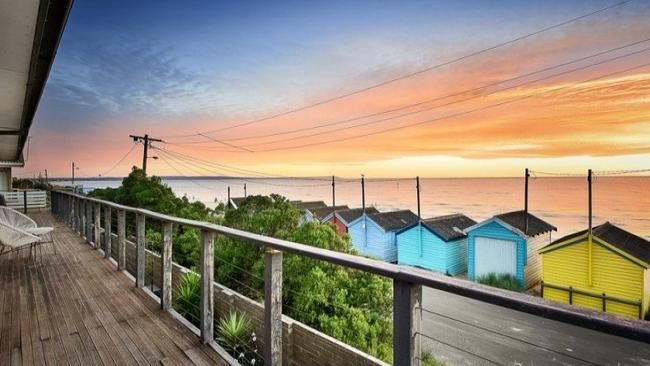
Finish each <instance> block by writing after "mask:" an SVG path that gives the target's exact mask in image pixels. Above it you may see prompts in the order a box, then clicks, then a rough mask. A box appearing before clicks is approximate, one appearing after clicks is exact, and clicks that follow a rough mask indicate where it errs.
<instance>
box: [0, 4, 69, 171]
mask: <svg viewBox="0 0 650 366" xmlns="http://www.w3.org/2000/svg"><path fill="white" fill-rule="evenodd" d="M71 6H72V0H17V1H2V2H0V164H1V165H4V166H22V164H23V163H24V161H23V148H24V147H25V143H26V141H27V136H28V135H29V128H30V127H31V125H32V121H33V119H34V114H35V113H36V107H37V106H38V102H39V100H40V98H41V94H42V93H43V88H44V87H45V82H46V81H47V77H48V75H49V72H50V68H51V67H52V62H53V61H54V56H55V55H56V50H57V47H58V45H59V41H60V39H61V35H62V34H63V29H64V27H65V23H66V20H67V18H68V13H69V11H70V7H71Z"/></svg>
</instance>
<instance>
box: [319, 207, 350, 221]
mask: <svg viewBox="0 0 650 366" xmlns="http://www.w3.org/2000/svg"><path fill="white" fill-rule="evenodd" d="M348 209H349V207H348V206H346V205H341V206H326V207H318V208H314V209H312V210H309V211H311V213H312V214H313V215H314V216H315V217H316V218H317V219H320V220H322V219H324V218H326V217H328V216H330V215H332V214H333V213H334V211H342V210H348Z"/></svg>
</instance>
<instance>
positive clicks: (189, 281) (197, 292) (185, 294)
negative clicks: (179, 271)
mask: <svg viewBox="0 0 650 366" xmlns="http://www.w3.org/2000/svg"><path fill="white" fill-rule="evenodd" d="M200 299H201V277H200V276H199V275H198V274H197V273H195V272H192V271H190V272H187V273H186V274H185V276H183V277H182V279H181V282H180V283H179V284H178V287H176V293H175V294H174V310H176V311H177V312H178V313H179V314H181V315H182V316H183V317H184V318H185V319H187V320H189V321H190V322H191V323H192V324H194V325H197V326H198V325H199V323H200V319H201V310H200V305H199V301H200Z"/></svg>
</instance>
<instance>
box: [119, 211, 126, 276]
mask: <svg viewBox="0 0 650 366" xmlns="http://www.w3.org/2000/svg"><path fill="white" fill-rule="evenodd" d="M117 269H118V270H120V271H123V270H124V269H126V211H124V210H117Z"/></svg>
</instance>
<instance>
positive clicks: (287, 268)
mask: <svg viewBox="0 0 650 366" xmlns="http://www.w3.org/2000/svg"><path fill="white" fill-rule="evenodd" d="M299 216H300V213H299V212H298V211H297V210H296V209H295V208H294V207H293V206H292V205H291V204H290V203H289V202H288V201H287V200H286V199H285V198H284V197H281V196H277V195H273V196H270V197H262V196H251V197H249V198H248V199H247V200H245V201H244V202H243V203H242V204H241V205H240V207H239V208H238V209H236V210H229V211H227V212H226V215H225V219H224V224H225V225H227V226H231V227H235V228H238V229H242V230H247V231H252V232H255V233H259V234H264V235H269V236H274V237H277V238H281V239H285V240H289V241H293V242H298V243H305V244H309V245H312V246H316V247H319V248H324V249H329V250H335V251H339V252H344V253H353V249H352V246H351V244H350V241H349V237H348V236H347V235H346V236H341V235H340V234H339V233H338V232H337V231H336V229H335V228H334V227H332V226H331V225H322V224H317V223H313V222H308V223H305V224H304V225H302V226H298V219H299ZM215 260H216V261H217V263H215V266H216V268H218V271H217V274H216V277H217V280H218V281H219V282H220V283H223V284H224V285H226V286H228V287H230V288H232V289H234V290H236V291H238V292H241V293H244V294H246V295H247V296H249V297H251V298H253V299H257V300H261V298H262V292H263V288H264V283H263V280H262V278H263V270H264V261H263V251H262V250H261V249H259V248H258V247H256V246H254V245H251V244H248V243H244V242H241V241H237V240H231V239H228V238H225V237H219V238H218V239H217V241H216V247H215ZM283 279H284V283H283V288H282V291H283V303H284V305H285V306H284V311H285V313H286V314H287V315H289V316H291V317H292V318H294V319H297V320H299V321H302V322H304V323H306V324H308V325H310V326H313V327H315V328H316V329H319V330H321V331H323V332H324V333H326V334H328V335H330V336H333V337H335V338H337V339H339V340H341V341H343V342H345V343H348V344H350V345H352V346H355V347H357V348H359V349H361V350H363V351H365V352H368V353H370V354H372V355H374V356H377V357H379V358H381V359H384V360H386V361H390V360H391V359H392V347H391V339H392V323H391V320H390V319H391V310H392V298H391V294H392V287H391V283H390V281H388V280H386V279H384V278H382V277H379V276H375V275H372V274H368V273H364V272H361V271H356V270H352V269H348V268H344V267H340V266H335V265H331V264H328V263H325V262H322V261H317V260H313V259H309V258H306V257H300V256H296V255H292V254H285V255H284V260H283Z"/></svg>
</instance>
